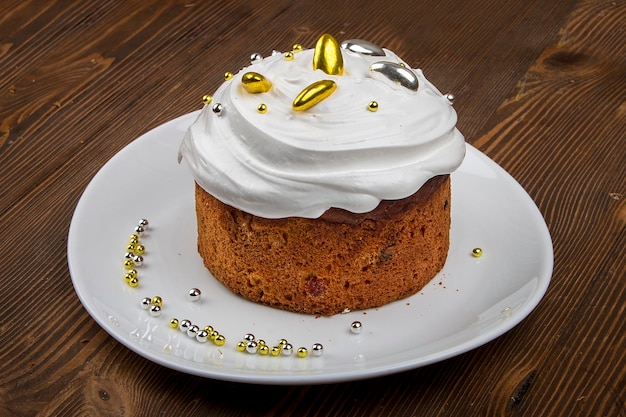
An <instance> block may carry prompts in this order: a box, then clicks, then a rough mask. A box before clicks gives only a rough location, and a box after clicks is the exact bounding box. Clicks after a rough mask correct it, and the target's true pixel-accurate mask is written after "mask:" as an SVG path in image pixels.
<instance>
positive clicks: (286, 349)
mask: <svg viewBox="0 0 626 417" xmlns="http://www.w3.org/2000/svg"><path fill="white" fill-rule="evenodd" d="M281 353H282V354H283V355H285V356H291V354H292V353H293V345H292V344H291V343H287V344H285V345H283V350H282V351H281Z"/></svg>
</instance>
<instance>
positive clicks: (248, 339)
mask: <svg viewBox="0 0 626 417" xmlns="http://www.w3.org/2000/svg"><path fill="white" fill-rule="evenodd" d="M254 339H255V337H254V335H253V334H252V333H246V334H244V335H243V340H245V341H246V342H253V341H254Z"/></svg>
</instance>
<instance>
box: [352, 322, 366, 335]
mask: <svg viewBox="0 0 626 417" xmlns="http://www.w3.org/2000/svg"><path fill="white" fill-rule="evenodd" d="M361 330H363V325H362V324H361V322H360V321H353V322H352V324H351V325H350V331H351V332H352V333H354V334H359V333H361Z"/></svg>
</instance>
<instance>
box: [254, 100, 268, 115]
mask: <svg viewBox="0 0 626 417" xmlns="http://www.w3.org/2000/svg"><path fill="white" fill-rule="evenodd" d="M256 111H258V112H259V113H261V114H265V113H267V104H264V103H261V104H259V105H258V106H257V107H256Z"/></svg>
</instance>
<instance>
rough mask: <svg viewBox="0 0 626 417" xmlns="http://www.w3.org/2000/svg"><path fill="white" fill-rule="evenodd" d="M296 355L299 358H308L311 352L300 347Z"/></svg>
mask: <svg viewBox="0 0 626 417" xmlns="http://www.w3.org/2000/svg"><path fill="white" fill-rule="evenodd" d="M296 354H297V355H298V357H299V358H306V356H307V355H308V354H309V351H308V350H307V348H305V347H299V348H298V350H297V352H296Z"/></svg>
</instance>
